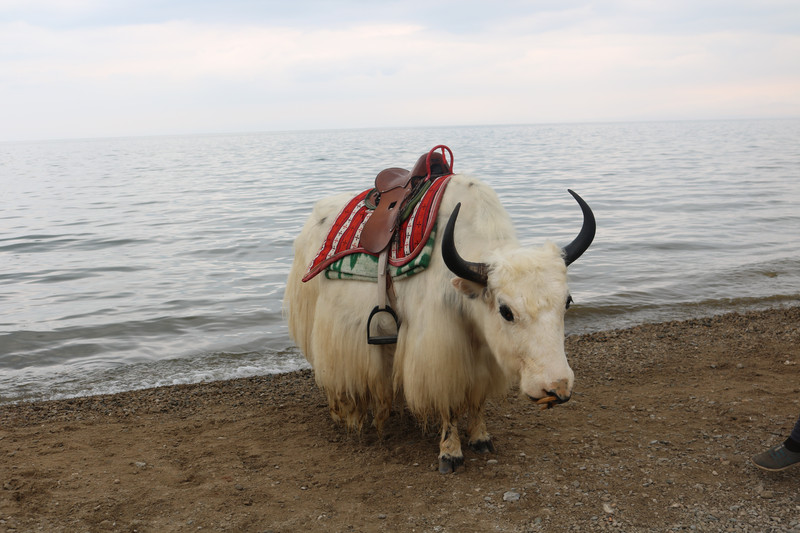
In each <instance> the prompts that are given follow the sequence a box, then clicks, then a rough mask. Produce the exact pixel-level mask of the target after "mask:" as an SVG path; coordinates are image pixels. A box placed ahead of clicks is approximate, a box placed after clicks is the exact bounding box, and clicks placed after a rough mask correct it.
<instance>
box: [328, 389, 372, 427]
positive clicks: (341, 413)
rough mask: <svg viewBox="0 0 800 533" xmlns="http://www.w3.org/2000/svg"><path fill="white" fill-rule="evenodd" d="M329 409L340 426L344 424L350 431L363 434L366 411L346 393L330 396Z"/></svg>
mask: <svg viewBox="0 0 800 533" xmlns="http://www.w3.org/2000/svg"><path fill="white" fill-rule="evenodd" d="M328 407H329V409H330V413H331V418H333V420H334V421H335V422H337V423H339V424H344V426H345V427H346V428H347V430H348V431H355V432H356V433H361V428H362V427H363V426H364V419H365V418H366V415H367V413H366V409H365V408H364V407H363V406H361V405H359V403H358V402H356V401H355V400H353V399H352V398H350V397H348V396H347V394H345V393H339V394H338V395H334V394H330V393H329V394H328Z"/></svg>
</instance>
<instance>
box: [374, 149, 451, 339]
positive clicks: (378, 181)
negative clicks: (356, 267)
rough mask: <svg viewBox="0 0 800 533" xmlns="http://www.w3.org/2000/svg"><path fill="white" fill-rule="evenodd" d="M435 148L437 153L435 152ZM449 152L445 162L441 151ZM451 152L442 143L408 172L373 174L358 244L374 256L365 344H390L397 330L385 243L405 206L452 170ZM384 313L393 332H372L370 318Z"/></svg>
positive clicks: (402, 217) (395, 171) (388, 169)
mask: <svg viewBox="0 0 800 533" xmlns="http://www.w3.org/2000/svg"><path fill="white" fill-rule="evenodd" d="M437 150H439V152H437ZM445 150H447V152H449V154H450V164H449V165H448V164H447V160H446V159H445V156H444V152H445ZM452 167H453V152H451V151H450V149H449V148H447V147H446V146H444V145H439V146H436V147H434V148H433V149H432V150H431V151H430V152H428V153H427V154H423V155H422V156H420V158H419V159H417V163H416V164H415V165H414V168H412V169H411V170H410V171H409V170H405V169H403V168H396V167H393V168H387V169H386V170H382V171H380V172H379V173H378V175H377V176H376V177H375V188H374V189H373V190H372V191H370V193H369V194H368V195H367V197H366V198H365V200H364V201H365V203H366V204H367V205H368V206H369V205H370V204H371V205H374V206H375V209H374V211H373V212H372V215H371V216H370V218H369V219H368V220H367V222H366V223H365V224H364V228H363V229H362V230H361V242H360V245H361V247H362V248H364V249H365V250H366V251H367V252H369V253H372V254H376V255H378V257H379V258H378V301H379V302H381V303H382V305H381V304H379V305H376V306H375V307H374V308H373V309H372V312H371V313H370V314H369V318H368V319H367V343H368V344H394V343H396V342H397V335H398V334H399V332H400V317H399V316H397V313H396V312H395V311H394V309H392V306H391V305H389V303H388V302H387V300H390V301H394V289H393V287H392V278H391V276H389V275H387V273H386V258H387V256H388V246H389V243H390V242H391V241H392V237H393V236H394V234H395V232H396V231H397V229H398V228H399V227H400V223H401V222H402V221H403V220H404V219H405V218H406V217H407V216H408V215H409V214H410V213H408V212H407V211H410V210H409V209H408V208H409V207H413V205H414V204H415V203H416V202H418V201H419V199H420V198H421V197H422V195H423V194H424V193H425V191H426V190H428V188H429V187H430V183H431V182H432V181H433V180H434V179H435V178H438V177H439V176H443V175H445V174H450V173H452ZM381 313H386V314H388V315H389V316H391V318H392V319H393V320H394V324H395V331H394V332H392V333H388V334H383V335H381V334H375V335H373V334H372V326H371V324H372V319H373V318H375V316H377V315H380V314H381Z"/></svg>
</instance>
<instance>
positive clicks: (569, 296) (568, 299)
mask: <svg viewBox="0 0 800 533" xmlns="http://www.w3.org/2000/svg"><path fill="white" fill-rule="evenodd" d="M573 301H574V300H573V299H572V295H571V294H570V295H568V296H567V309H569V304H571V303H572V302H573Z"/></svg>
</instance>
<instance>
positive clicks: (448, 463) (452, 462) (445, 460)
mask: <svg viewBox="0 0 800 533" xmlns="http://www.w3.org/2000/svg"><path fill="white" fill-rule="evenodd" d="M463 464H464V458H463V457H453V456H450V455H444V456H442V457H439V473H440V474H452V473H453V472H455V471H456V469H457V468H458V467H459V466H461V465H463Z"/></svg>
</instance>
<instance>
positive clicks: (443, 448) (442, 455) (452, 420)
mask: <svg viewBox="0 0 800 533" xmlns="http://www.w3.org/2000/svg"><path fill="white" fill-rule="evenodd" d="M462 464H464V454H463V453H461V439H459V437H458V417H457V416H455V415H453V414H452V413H450V414H449V415H447V416H442V439H441V440H440V441H439V472H441V473H442V474H450V473H452V472H455V471H456V468H458V467H459V466H460V465H462Z"/></svg>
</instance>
